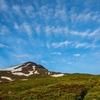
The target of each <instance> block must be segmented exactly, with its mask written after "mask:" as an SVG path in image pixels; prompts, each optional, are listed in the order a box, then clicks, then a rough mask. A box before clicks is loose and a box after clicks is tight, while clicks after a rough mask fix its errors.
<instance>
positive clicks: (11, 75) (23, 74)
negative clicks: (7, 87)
mask: <svg viewBox="0 0 100 100" xmlns="http://www.w3.org/2000/svg"><path fill="white" fill-rule="evenodd" d="M64 75H65V74H63V73H57V72H51V71H49V70H47V69H46V68H45V67H43V66H42V65H38V64H36V63H34V62H25V63H22V64H20V65H18V66H13V67H10V68H6V69H3V70H0V82H9V81H18V80H23V81H24V80H28V79H31V78H38V77H60V76H64Z"/></svg>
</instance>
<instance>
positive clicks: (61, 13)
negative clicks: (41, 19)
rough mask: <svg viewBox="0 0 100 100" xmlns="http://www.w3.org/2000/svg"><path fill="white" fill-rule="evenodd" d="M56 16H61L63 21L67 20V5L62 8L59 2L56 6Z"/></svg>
mask: <svg viewBox="0 0 100 100" xmlns="http://www.w3.org/2000/svg"><path fill="white" fill-rule="evenodd" d="M54 17H55V18H60V19H61V20H62V21H66V20H67V13H66V7H65V6H63V7H62V8H60V7H59V4H58V5H57V6H56V9H55V15H54Z"/></svg>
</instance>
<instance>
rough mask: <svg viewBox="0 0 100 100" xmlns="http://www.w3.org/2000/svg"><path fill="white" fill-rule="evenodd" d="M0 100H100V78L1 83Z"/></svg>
mask: <svg viewBox="0 0 100 100" xmlns="http://www.w3.org/2000/svg"><path fill="white" fill-rule="evenodd" d="M0 100H100V76H94V75H86V74H72V75H67V76H64V77H59V78H52V77H51V78H50V77H49V78H37V79H30V80H27V81H18V82H10V83H1V84H0Z"/></svg>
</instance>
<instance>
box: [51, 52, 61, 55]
mask: <svg viewBox="0 0 100 100" xmlns="http://www.w3.org/2000/svg"><path fill="white" fill-rule="evenodd" d="M51 54H54V55H61V52H52V53H51Z"/></svg>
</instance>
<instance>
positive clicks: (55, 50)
mask: <svg viewBox="0 0 100 100" xmlns="http://www.w3.org/2000/svg"><path fill="white" fill-rule="evenodd" d="M26 61H33V62H36V63H38V64H42V65H43V66H44V67H46V68H47V69H49V70H51V71H60V72H66V73H90V74H100V0H0V69H3V68H6V67H10V66H13V65H17V64H20V63H23V62H26Z"/></svg>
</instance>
